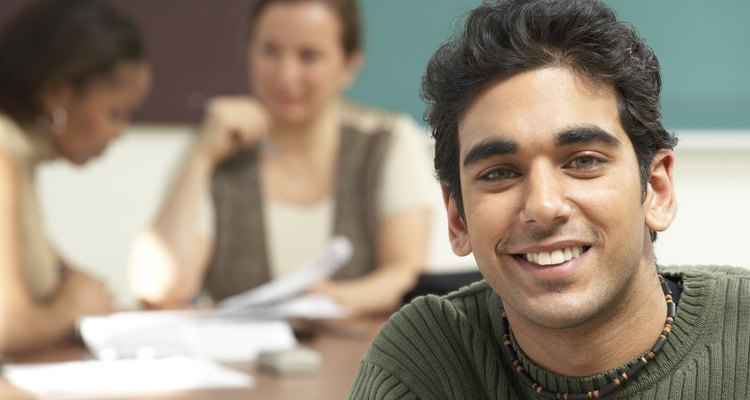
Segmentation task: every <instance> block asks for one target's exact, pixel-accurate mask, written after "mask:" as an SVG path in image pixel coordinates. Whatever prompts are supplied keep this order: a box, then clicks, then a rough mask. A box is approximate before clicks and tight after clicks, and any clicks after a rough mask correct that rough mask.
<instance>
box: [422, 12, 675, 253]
mask: <svg viewBox="0 0 750 400" xmlns="http://www.w3.org/2000/svg"><path fill="white" fill-rule="evenodd" d="M551 65H552V66H555V65H556V66H564V67H567V68H570V69H571V70H573V71H575V72H576V73H579V74H582V75H583V76H586V77H588V78H589V79H591V80H592V81H594V82H600V83H604V84H607V85H610V86H612V87H613V88H614V89H615V92H616V95H617V102H618V107H619V113H620V121H621V123H622V125H623V128H624V129H625V131H626V132H627V134H628V136H629V137H630V140H631V142H632V143H633V149H634V150H635V154H636V156H637V158H638V164H639V170H640V177H641V185H642V187H643V189H644V193H645V187H646V181H647V179H648V171H649V166H650V164H651V161H652V159H653V156H654V154H655V152H656V151H657V150H658V149H662V148H669V149H671V148H673V147H674V146H675V145H676V144H677V138H676V137H675V136H674V134H672V133H670V132H667V131H666V130H665V129H664V127H663V126H662V123H661V111H660V106H659V93H660V91H661V76H660V74H659V62H658V60H657V59H656V56H655V55H654V53H653V51H652V50H651V49H650V48H649V47H648V46H646V44H645V43H644V42H643V40H641V38H640V37H638V35H637V34H636V32H635V31H634V29H633V28H632V27H631V26H629V25H627V24H625V23H623V22H621V21H619V20H618V19H617V16H616V15H615V13H614V11H612V10H611V9H610V8H609V7H608V6H607V5H605V4H604V3H603V2H601V1H599V0H507V1H496V2H485V3H484V4H483V5H481V6H479V7H478V8H476V9H474V10H472V11H471V12H470V13H469V15H468V17H467V20H466V25H465V30H464V31H463V32H462V34H459V35H458V36H454V37H453V38H452V39H451V40H450V41H448V42H447V43H445V44H443V45H442V46H441V47H440V48H439V49H438V50H437V52H436V53H435V54H434V55H433V56H432V58H431V59H430V61H429V63H428V65H427V71H426V73H425V75H424V77H423V78H422V97H423V98H424V99H425V100H426V101H427V103H428V108H427V111H426V112H425V120H426V122H427V123H428V124H429V125H430V127H431V129H432V136H433V138H434V139H435V170H436V171H437V177H438V179H439V180H440V182H441V184H442V185H443V186H445V187H447V188H448V190H449V193H450V195H451V196H452V197H453V198H454V199H455V201H456V206H457V208H458V211H459V213H460V215H461V217H462V218H464V210H463V201H462V198H461V182H460V177H459V143H458V122H459V119H460V118H461V116H462V115H463V113H464V111H465V109H466V107H467V106H468V105H469V104H470V103H471V101H472V100H473V99H474V98H475V97H476V95H477V93H478V92H479V91H480V89H482V88H483V87H484V86H485V85H486V84H487V83H488V82H490V81H492V80H495V79H497V78H501V77H507V76H511V75H513V74H517V73H519V72H523V71H527V70H531V69H536V68H541V67H545V66H551ZM653 239H655V235H654V234H653V233H652V240H653Z"/></svg>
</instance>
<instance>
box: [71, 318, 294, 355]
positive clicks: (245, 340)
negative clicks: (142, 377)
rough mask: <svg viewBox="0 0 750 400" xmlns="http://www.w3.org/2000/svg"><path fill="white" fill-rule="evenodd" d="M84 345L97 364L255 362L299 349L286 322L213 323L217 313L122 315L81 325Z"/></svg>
mask: <svg viewBox="0 0 750 400" xmlns="http://www.w3.org/2000/svg"><path fill="white" fill-rule="evenodd" d="M79 331H80V333H81V337H82V338H83V341H84V343H85V344H86V346H87V347H88V348H89V350H90V351H91V352H92V354H94V355H95V356H96V357H97V358H100V359H115V358H117V359H122V358H162V357H171V356H200V357H205V358H210V359H213V360H218V361H225V362H237V361H253V360H255V359H256V357H257V355H258V353H259V352H260V351H272V350H283V349H288V348H292V347H294V346H295V345H296V344H297V340H296V339H295V337H294V333H293V332H292V328H291V326H290V325H289V324H288V323H287V322H285V321H261V320H247V319H231V318H214V317H213V312H212V311H203V312H173V311H140V312H118V313H114V314H111V315H108V316H101V317H85V318H83V319H82V320H81V321H80V322H79Z"/></svg>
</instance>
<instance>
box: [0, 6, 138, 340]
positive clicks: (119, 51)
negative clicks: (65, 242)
mask: <svg viewBox="0 0 750 400" xmlns="http://www.w3.org/2000/svg"><path fill="white" fill-rule="evenodd" d="M150 84H151V71H150V67H149V64H148V63H147V61H146V46H145V41H144V38H143V35H142V34H141V32H140V31H139V30H138V28H137V27H136V25H135V24H134V23H133V21H132V20H131V19H130V18H129V17H126V16H125V15H122V14H121V13H120V12H118V11H117V10H115V9H113V8H112V7H111V6H110V5H108V4H107V3H105V2H103V1H98V0H43V1H38V2H35V3H33V4H31V5H30V6H28V7H26V8H25V9H23V10H21V12H20V13H19V14H18V15H16V16H15V18H13V19H11V20H10V21H8V22H7V23H6V24H5V26H3V27H2V30H0V352H3V353H19V352H23V351H28V350H32V349H36V348H40V347H44V346H47V345H52V344H55V343H59V342H61V341H64V340H65V339H67V338H71V337H72V335H73V332H74V325H75V321H76V320H77V319H78V318H79V317H80V316H82V315H85V314H95V313H103V312H108V311H110V310H111V308H112V301H111V297H110V295H109V293H108V291H107V289H106V287H105V285H104V284H103V283H102V282H101V281H99V280H97V279H95V278H94V277H92V276H90V275H89V274H87V273H85V272H83V271H80V270H78V269H75V268H72V267H71V266H70V265H69V264H68V263H67V262H66V261H65V260H63V259H62V258H61V257H60V255H59V254H58V253H57V252H56V251H55V249H54V247H53V246H52V245H51V243H50V242H49V240H48V239H47V235H46V234H45V232H44V229H43V223H42V218H41V215H40V210H39V202H38V199H37V194H36V190H35V187H34V176H35V171H36V169H37V167H38V165H39V164H40V163H42V162H44V161H47V160H52V159H55V158H63V159H65V160H68V161H70V162H72V163H74V164H76V165H82V164H84V163H86V162H87V161H89V160H90V159H91V158H93V157H96V156H98V155H100V154H101V153H102V152H103V151H104V149H105V148H106V146H107V144H108V143H109V142H110V141H111V140H112V139H114V138H116V137H118V136H119V135H120V134H121V133H122V131H123V129H124V128H125V126H126V124H127V122H128V120H129V118H130V114H131V112H132V111H133V110H134V109H135V108H136V107H137V106H139V105H140V104H141V103H142V102H143V100H144V98H145V96H146V93H147V92H148V89H149V87H150Z"/></svg>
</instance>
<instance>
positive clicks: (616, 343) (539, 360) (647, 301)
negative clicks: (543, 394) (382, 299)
mask: <svg viewBox="0 0 750 400" xmlns="http://www.w3.org/2000/svg"><path fill="white" fill-rule="evenodd" d="M651 271H653V272H652V273H649V274H647V277H646V278H644V279H635V280H634V282H633V284H632V285H631V288H630V290H628V291H627V294H626V295H625V296H624V297H623V298H621V299H618V300H617V302H616V303H615V304H614V305H613V307H612V308H611V311H610V312H607V313H604V314H602V315H601V316H600V317H597V318H595V319H592V320H590V321H587V322H585V323H583V324H580V325H577V326H575V327H571V328H559V329H556V328H545V327H540V326H538V325H534V324H530V323H528V321H525V320H524V318H518V316H515V315H513V313H508V310H506V314H507V315H508V320H509V323H510V326H511V329H512V330H513V333H514V336H515V339H516V341H517V342H518V345H519V346H520V347H521V349H522V350H523V352H524V353H525V354H526V356H527V357H528V358H529V359H531V360H532V361H533V362H535V363H536V364H537V365H539V366H540V367H542V368H544V369H546V370H548V371H550V372H554V373H557V374H561V375H566V376H574V377H585V376H592V375H596V374H599V373H603V372H606V371H609V370H611V369H613V368H616V367H619V366H621V365H624V364H626V363H628V362H629V361H631V360H633V359H635V358H636V357H638V356H640V355H642V354H643V353H645V352H647V351H648V350H649V349H651V346H653V344H654V343H655V342H656V340H657V339H658V338H659V335H660V334H661V331H662V329H663V328H664V321H665V317H666V313H667V307H666V301H665V299H664V292H663V291H662V289H661V285H660V283H659V279H658V277H657V275H656V272H655V270H653V269H651Z"/></svg>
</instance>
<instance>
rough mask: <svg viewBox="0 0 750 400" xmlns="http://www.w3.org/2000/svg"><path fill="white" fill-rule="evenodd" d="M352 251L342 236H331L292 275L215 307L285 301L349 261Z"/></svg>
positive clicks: (349, 243) (328, 275)
mask: <svg viewBox="0 0 750 400" xmlns="http://www.w3.org/2000/svg"><path fill="white" fill-rule="evenodd" d="M352 252H353V250H352V243H351V241H349V239H347V238H346V237H344V236H341V235H337V236H334V237H333V238H331V240H330V242H329V243H328V245H327V246H326V249H325V250H324V251H323V252H322V253H321V254H320V255H319V256H318V257H316V258H315V259H313V260H312V261H310V262H308V263H307V264H305V265H303V266H301V267H300V268H299V269H297V271H295V272H294V273H293V274H290V275H288V276H286V277H284V278H281V279H276V280H273V281H271V282H268V283H267V284H265V285H261V286H259V287H257V288H255V289H252V290H249V291H247V292H244V293H240V294H238V295H235V296H232V297H228V298H226V299H224V300H223V301H221V302H220V303H219V304H217V306H218V307H219V308H235V307H239V308H247V307H255V306H261V305H267V304H272V303H277V302H280V301H284V300H288V299H290V298H292V297H293V296H296V295H298V294H300V293H302V292H304V291H306V290H308V289H310V288H311V287H312V286H314V285H315V284H317V283H319V282H322V281H323V280H325V279H327V278H328V277H330V276H331V275H333V274H334V273H335V272H336V271H338V270H339V269H340V268H341V267H342V266H343V265H344V264H346V263H347V262H348V261H349V260H350V259H351V257H352Z"/></svg>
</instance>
